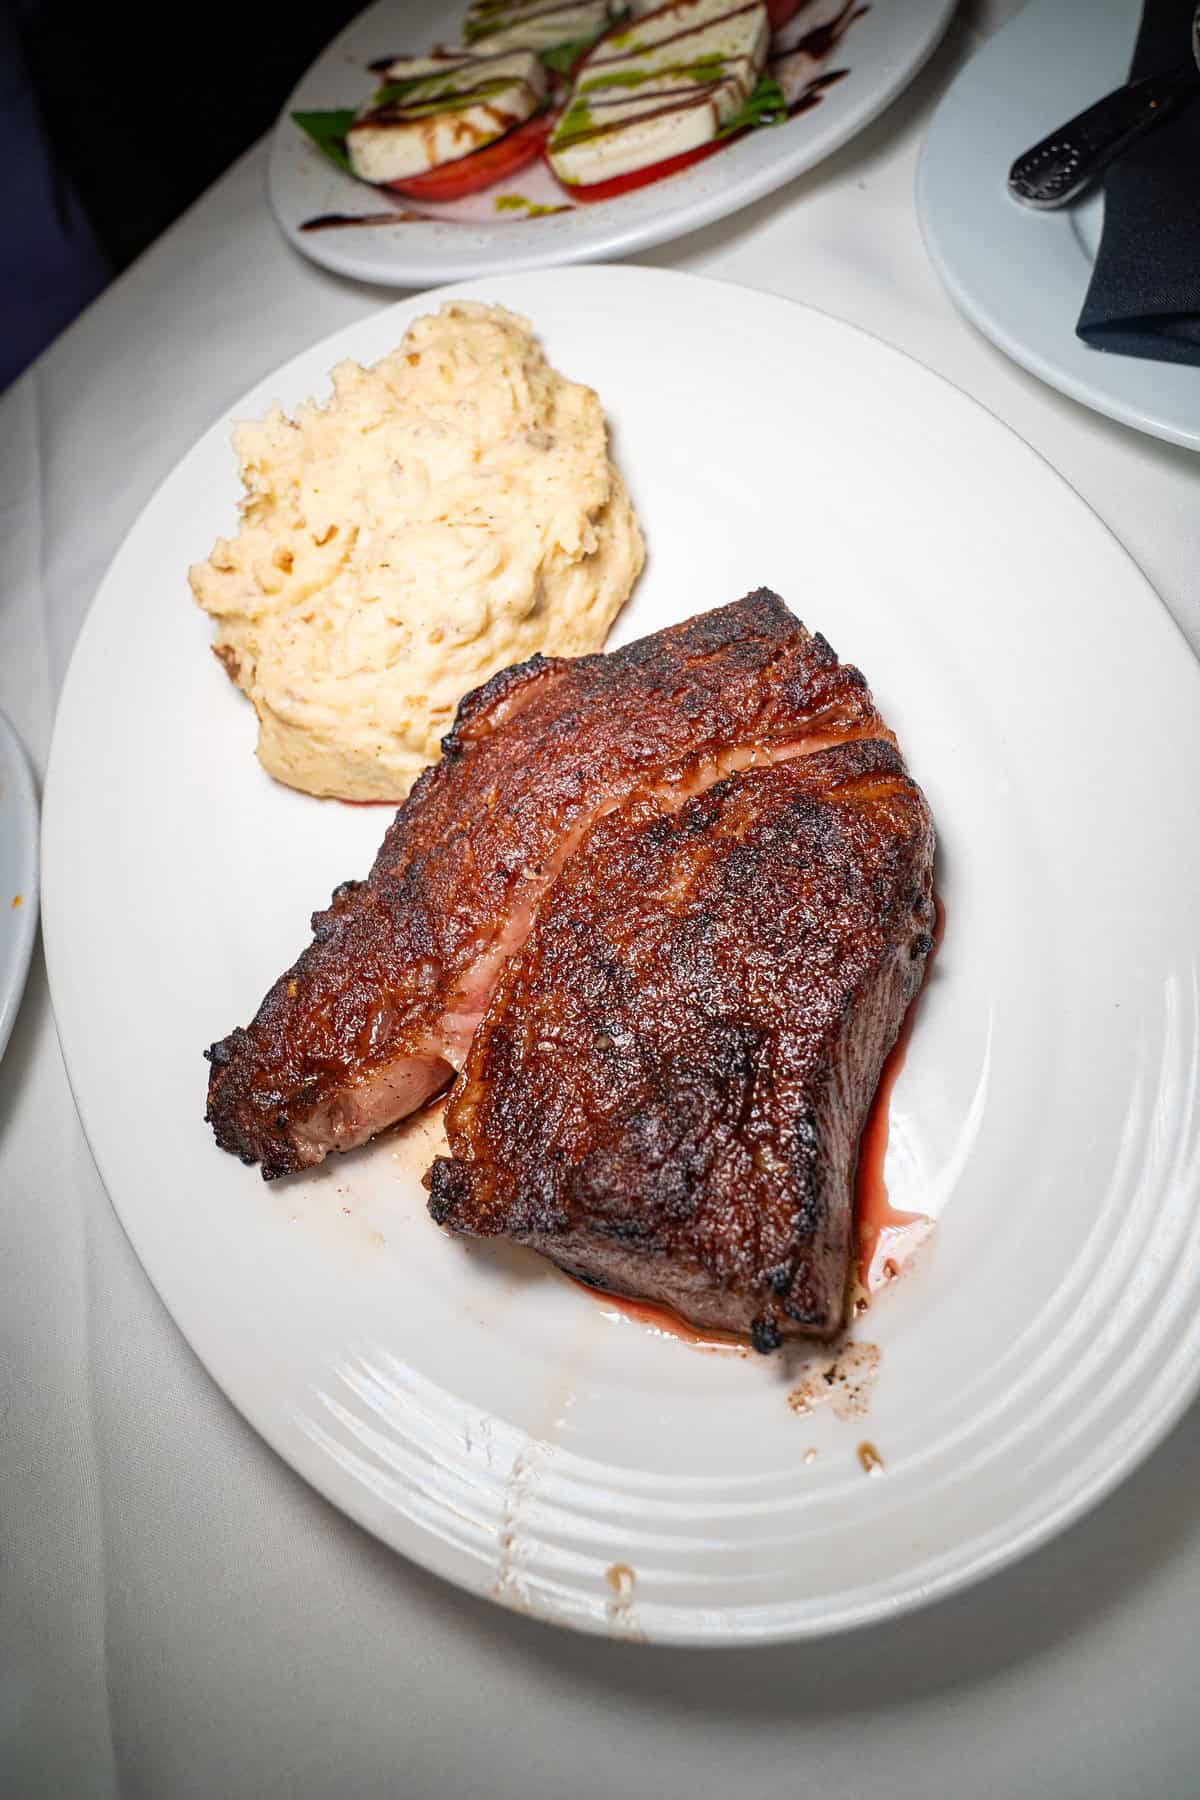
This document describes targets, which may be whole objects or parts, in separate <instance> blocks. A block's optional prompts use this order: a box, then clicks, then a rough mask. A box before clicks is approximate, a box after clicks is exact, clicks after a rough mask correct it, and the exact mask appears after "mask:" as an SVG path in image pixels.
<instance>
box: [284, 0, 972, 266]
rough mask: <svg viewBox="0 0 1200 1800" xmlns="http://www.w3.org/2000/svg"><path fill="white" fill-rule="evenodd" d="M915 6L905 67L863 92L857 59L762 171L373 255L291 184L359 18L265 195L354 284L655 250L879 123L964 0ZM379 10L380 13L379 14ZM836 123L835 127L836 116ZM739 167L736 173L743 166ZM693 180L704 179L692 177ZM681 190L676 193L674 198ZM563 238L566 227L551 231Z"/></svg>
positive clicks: (349, 189) (420, 232) (334, 52)
mask: <svg viewBox="0 0 1200 1800" xmlns="http://www.w3.org/2000/svg"><path fill="white" fill-rule="evenodd" d="M894 3H895V0H873V6H874V8H875V9H879V8H881V7H883V6H885V5H888V4H894ZM915 4H916V5H917V6H918V7H919V8H920V10H921V15H922V18H921V29H920V31H919V33H918V35H917V37H916V39H915V41H914V44H913V47H912V52H911V54H910V55H909V56H908V57H906V58H904V59H902V60H900V61H899V62H897V63H896V65H895V66H894V67H893V68H892V69H891V71H890V73H887V74H885V76H884V78H883V79H881V80H878V81H877V82H876V84H875V85H874V86H870V85H868V86H867V87H866V89H865V90H864V91H863V92H862V93H861V95H860V94H859V90H858V89H857V88H856V86H855V84H854V81H853V75H854V67H853V63H851V79H850V80H849V81H847V82H846V84H845V85H844V87H839V88H836V89H833V90H832V91H831V93H830V94H828V95H827V96H826V97H825V99H824V101H823V102H822V106H821V107H820V108H819V109H817V112H816V113H815V114H814V115H813V116H812V117H808V118H806V120H805V124H806V126H807V129H806V130H805V131H804V132H802V133H801V134H800V136H799V137H798V138H797V139H796V140H795V148H794V149H792V150H790V151H788V150H786V148H784V149H781V151H780V154H779V155H778V156H777V157H774V158H771V159H770V160H768V161H765V162H764V164H763V166H762V167H759V168H755V167H754V165H753V164H748V166H747V167H746V168H745V169H744V171H743V172H742V173H741V174H740V175H739V176H738V178H737V179H735V180H729V179H726V180H724V181H723V182H722V181H718V179H717V178H716V176H715V175H713V174H710V175H709V176H705V169H706V168H707V169H709V170H710V171H711V170H716V169H717V168H718V167H719V166H723V167H724V168H725V173H726V176H728V175H729V173H730V167H729V159H728V157H726V156H721V157H718V158H717V159H715V161H714V163H712V164H703V165H701V167H700V168H699V169H698V170H694V171H688V172H687V174H685V175H684V176H681V177H676V178H674V179H673V181H672V182H670V183H668V184H667V199H666V203H665V204H664V205H662V206H661V207H657V208H655V209H653V210H652V211H649V212H644V211H643V208H642V206H641V205H639V206H638V208H637V209H636V210H635V211H634V216H632V217H630V216H629V211H628V209H626V208H624V207H623V205H622V203H621V202H620V201H616V202H606V203H604V204H603V205H598V206H592V207H590V208H587V209H586V213H587V218H586V220H584V219H581V217H580V212H579V211H577V212H576V213H574V214H571V215H569V216H566V215H564V216H562V217H560V218H558V219H554V220H546V219H540V220H530V221H521V220H510V221H506V222H504V223H503V224H498V225H493V226H491V227H480V228H477V230H475V231H472V233H471V235H472V237H473V238H477V237H478V235H479V232H480V231H482V232H484V233H485V234H486V238H485V242H484V243H483V244H482V245H480V244H476V246H475V248H472V247H471V246H470V245H469V244H466V243H465V242H464V243H462V244H456V242H455V239H454V237H453V236H451V235H449V233H450V232H452V231H454V230H458V231H461V232H462V233H463V235H464V237H465V235H466V230H467V228H466V227H446V228H444V229H443V228H441V227H438V228H437V229H436V231H430V232H426V231H425V229H424V228H423V227H420V226H411V227H409V226H406V227H403V228H399V229H398V228H396V227H388V228H386V229H387V230H388V231H389V232H390V236H389V237H388V238H387V239H386V240H381V241H382V242H384V245H385V247H384V253H383V254H382V255H378V254H375V253H374V250H373V247H372V245H371V243H370V240H373V239H375V238H376V232H375V231H374V230H372V229H371V228H364V229H362V230H358V229H355V230H351V231H329V232H315V233H314V232H307V233H306V232H303V231H301V230H300V229H299V225H300V222H301V219H302V218H303V217H306V216H309V215H310V212H311V209H310V207H308V206H307V205H306V206H304V207H302V208H298V207H297V206H296V204H295V203H294V201H293V199H292V185H293V183H292V178H291V176H290V175H289V172H288V155H289V153H290V148H291V144H290V139H291V137H293V136H294V135H295V133H296V127H295V126H294V125H293V124H292V122H291V119H290V114H291V112H292V111H293V110H294V109H296V108H297V107H298V106H301V105H302V104H303V102H302V101H301V100H300V98H299V97H300V96H301V95H302V93H303V91H304V90H305V88H306V87H307V85H308V83H309V82H310V80H311V79H312V78H313V76H314V73H316V72H318V71H320V70H321V68H322V66H323V65H324V64H325V63H326V62H333V61H335V60H336V59H338V58H339V57H340V56H341V55H342V49H341V47H342V45H343V42H344V41H345V40H346V39H347V37H348V36H350V35H356V34H357V33H358V32H359V31H361V29H362V28H363V25H364V20H365V19H366V18H367V15H360V16H359V18H357V19H355V20H353V21H352V22H351V24H350V25H348V26H347V27H346V28H345V30H344V31H342V32H341V33H339V34H338V36H337V37H336V38H334V39H333V40H331V42H330V43H329V44H328V45H327V46H326V47H325V49H324V50H323V51H322V52H321V54H320V55H319V56H318V57H317V58H316V59H315V60H314V62H313V63H312V64H310V66H309V68H308V69H307V70H306V72H305V74H304V75H303V76H302V77H301V78H300V80H299V81H298V82H297V84H296V86H295V88H294V89H293V91H292V92H291V94H289V96H288V98H287V100H286V102H285V103H284V106H283V108H282V110H281V112H280V114H279V117H278V119H277V120H276V122H275V126H274V128H273V130H272V134H271V147H270V158H269V164H268V170H267V194H268V199H269V201H270V205H271V210H272V212H273V213H274V215H275V218H276V221H277V223H278V225H279V228H280V230H281V231H282V232H283V234H284V236H285V238H286V239H287V241H288V243H289V244H291V246H292V247H293V249H295V250H297V251H299V252H300V254H301V255H303V256H306V257H309V258H310V259H311V260H312V261H314V262H316V263H318V264H319V265H320V266H321V267H323V268H327V269H332V270H333V271H334V272H335V273H337V274H341V275H349V276H351V277H353V278H354V279H356V280H360V281H371V282H377V283H384V284H391V285H394V286H397V287H405V288H415V287H425V286H428V285H430V284H432V283H435V282H436V283H438V284H439V285H440V284H445V283H449V282H453V281H459V280H466V279H471V278H474V277H476V276H480V275H487V274H500V273H504V274H511V273H516V272H524V271H532V270H536V269H540V268H544V267H553V266H558V265H560V264H565V263H572V262H583V261H590V260H593V259H607V258H613V257H619V256H625V255H628V254H630V253H631V252H633V251H635V250H649V249H653V248H654V247H656V246H657V245H660V244H664V243H667V242H669V241H670V240H671V239H673V238H676V237H680V236H682V235H683V234H684V233H686V232H690V231H696V230H699V229H700V228H701V227H702V226H705V225H711V224H713V223H715V222H716V221H717V220H719V219H723V218H726V217H728V216H729V215H730V214H731V213H734V212H737V211H740V210H741V209H742V208H743V207H746V206H749V205H751V204H752V203H753V202H754V201H756V200H760V199H762V198H764V197H765V196H766V195H768V194H771V193H774V192H775V191H776V190H777V189H778V188H781V187H783V186H784V185H785V184H786V183H787V182H789V181H792V180H794V179H795V177H796V176H798V175H802V174H804V173H805V172H806V171H808V170H809V169H812V168H814V167H816V166H817V164H819V163H821V162H823V161H824V160H825V159H826V157H828V156H831V155H833V153H834V152H835V151H837V150H839V149H841V147H842V146H843V145H844V144H845V143H847V142H848V141H849V140H850V139H851V138H853V137H855V136H857V135H858V133H859V132H860V131H863V130H865V129H866V127H867V126H868V125H870V124H872V123H873V122H874V120H875V119H877V118H878V117H879V115H880V114H881V113H882V112H884V111H885V110H886V108H887V107H889V106H890V105H891V104H892V102H893V100H895V99H896V98H897V97H898V96H899V95H900V94H901V93H902V92H903V91H904V90H905V89H906V88H907V87H908V86H909V85H910V84H911V83H912V81H914V80H915V79H916V77H917V75H918V74H919V73H920V71H921V69H922V68H923V67H924V66H925V64H926V62H927V61H928V60H929V58H930V57H931V56H932V55H933V53H934V51H935V50H936V48H937V46H938V44H939V43H940V42H941V39H942V37H943V35H944V34H945V32H946V29H947V27H948V26H949V23H950V20H951V18H952V17H953V15H954V10H955V4H956V0H915ZM375 10H376V9H374V8H372V9H370V11H371V12H374V11H375ZM380 10H382V5H381V8H380ZM910 10H911V7H910ZM871 22H872V20H871V12H869V11H868V13H867V14H866V16H865V18H862V19H859V20H857V21H856V22H855V24H854V25H853V27H852V29H851V35H850V37H849V38H848V40H847V43H848V46H849V48H848V50H847V53H846V54H847V60H848V61H849V60H850V58H851V56H852V55H853V53H854V46H855V44H856V43H858V42H859V41H861V36H866V38H867V43H868V49H869V47H870V32H869V29H867V28H869V27H870V26H871ZM855 33H859V34H860V37H859V38H856V37H855V35H854V34H855ZM830 120H831V121H832V123H829V121H830ZM782 129H784V130H786V129H787V128H786V127H784V128H782ZM739 148H740V146H738V145H734V146H733V147H732V151H731V152H730V154H731V155H732V154H733V153H734V152H736V151H737V150H738V149H739ZM733 168H734V169H737V168H738V164H737V163H736V162H735V163H734V164H733ZM334 173H336V172H334ZM692 177H697V178H698V179H696V180H693V179H692ZM341 181H344V182H345V190H344V191H345V193H346V195H347V197H348V200H349V202H350V203H351V206H352V207H353V205H355V204H357V205H358V206H361V205H363V204H364V202H363V198H362V197H363V195H364V194H367V193H368V192H369V190H367V189H365V188H364V187H363V186H362V185H361V184H360V183H357V182H355V181H353V179H352V178H351V177H349V176H346V177H340V178H339V184H340V182H341ZM676 183H680V184H681V186H677V185H676ZM339 191H341V189H340V185H339ZM648 191H650V190H643V193H645V192H648ZM672 191H673V193H674V196H675V198H674V202H673V203H672V200H671V193H672ZM680 195H682V197H680ZM630 198H631V199H638V196H637V195H636V194H635V195H633V196H630ZM580 210H581V211H582V210H584V209H580ZM548 225H552V226H554V227H556V228H557V227H559V226H569V227H571V229H570V230H569V231H565V230H564V231H563V232H562V237H563V239H564V242H563V243H562V244H561V245H560V244H555V243H554V242H553V241H552V237H551V236H548V234H547V231H546V227H547V226H548ZM381 229H383V228H381ZM558 235H559V232H558V231H557V229H556V231H555V232H554V234H553V236H554V237H557V236H558ZM423 243H427V247H424V248H423V247H422V246H423ZM393 246H394V247H395V248H394V251H393Z"/></svg>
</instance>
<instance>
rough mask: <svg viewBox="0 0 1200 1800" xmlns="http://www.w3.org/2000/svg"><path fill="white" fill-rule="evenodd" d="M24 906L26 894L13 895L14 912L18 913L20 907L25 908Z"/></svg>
mask: <svg viewBox="0 0 1200 1800" xmlns="http://www.w3.org/2000/svg"><path fill="white" fill-rule="evenodd" d="M24 904H25V896H24V894H14V895H13V911H14V912H16V910H17V908H18V906H24Z"/></svg>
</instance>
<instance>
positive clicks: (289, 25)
mask: <svg viewBox="0 0 1200 1800" xmlns="http://www.w3.org/2000/svg"><path fill="white" fill-rule="evenodd" d="M361 10H362V0H358V4H353V3H350V4H346V3H344V0H343V3H339V0H325V3H324V4H319V5H312V6H303V5H292V6H281V5H278V4H271V3H270V0H266V3H265V4H258V3H257V0H242V4H240V5H233V4H230V3H229V0H215V3H214V0H209V3H208V4H204V5H201V6H178V5H172V4H171V3H170V0H166V3H165V4H164V5H163V6H162V8H161V10H158V9H155V10H154V11H151V9H150V8H148V7H143V6H138V7H126V8H123V7H121V6H120V5H112V4H108V5H106V4H104V0H90V3H84V0H33V3H32V4H29V3H27V4H21V5H18V8H17V18H18V34H19V38H20V43H21V47H22V49H23V52H24V57H25V62H26V66H27V69H28V73H29V78H30V81H31V83H32V86H33V90H34V94H35V96H36V100H37V105H38V109H39V112H40V114H41V118H42V121H43V124H44V128H45V132H46V135H47V138H48V140H49V143H50V145H51V148H52V152H53V156H54V161H55V166H56V170H57V173H58V175H59V177H60V178H61V179H65V180H66V181H67V182H69V183H70V184H71V185H72V186H73V188H74V190H75V193H76V194H77V195H78V198H79V201H80V203H81V206H82V209H83V212H84V213H85V215H86V217H87V219H88V220H89V221H90V223H91V226H92V229H93V231H94V233H95V236H96V239H97V242H98V243H99V246H100V248H101V250H102V251H103V253H104V255H105V258H106V259H107V261H108V264H109V266H110V268H111V269H112V271H113V273H114V274H115V273H117V272H118V271H119V270H121V269H123V268H124V267H125V266H126V265H127V264H128V263H130V262H132V261H133V259H134V257H135V256H137V255H139V254H140V252H141V251H142V250H144V249H145V248H146V246H147V245H148V244H150V243H152V242H153V240H154V239H155V238H156V237H157V236H158V235H159V233H160V232H162V231H164V230H165V229H166V227H167V226H168V225H169V224H170V223H171V221H172V219H174V218H176V217H177V216H178V214H179V213H181V212H182V211H183V210H184V208H185V207H187V206H188V205H190V203H191V202H192V201H193V200H195V199H196V198H197V197H198V196H199V195H200V194H202V193H203V192H204V189H205V188H207V187H208V186H210V185H211V183H212V182H213V181H215V180H216V178H217V176H218V175H220V173H221V172H222V170H224V169H226V168H228V166H229V164H230V163H231V162H233V161H234V159H235V158H236V157H238V156H239V155H240V154H241V152H242V151H243V150H245V149H246V148H247V147H248V146H249V145H250V144H252V143H253V142H254V140H255V139H256V138H257V137H259V136H260V135H261V134H262V133H263V132H264V131H266V130H267V129H268V127H269V126H270V125H271V124H272V123H273V121H274V119H275V116H276V114H277V113H278V111H279V108H280V106H281V105H282V103H283V101H284V100H285V99H286V97H287V95H288V93H289V92H290V90H291V89H292V87H293V86H294V85H295V83H296V82H297V81H298V80H299V78H300V76H301V75H302V74H303V73H304V71H305V69H306V68H307V67H308V65H309V64H310V63H311V62H312V60H313V58H314V57H315V56H316V55H317V53H318V52H319V51H320V50H321V49H323V48H324V46H325V45H326V44H327V43H328V41H329V39H330V38H331V37H333V36H335V35H336V33H337V32H338V31H340V30H341V28H342V26H343V25H345V24H346V22H347V21H348V20H349V19H350V18H352V17H353V16H354V14H355V13H357V12H360V11H361Z"/></svg>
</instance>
